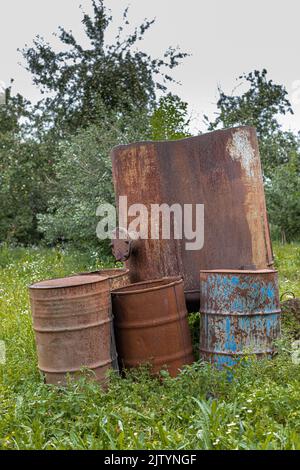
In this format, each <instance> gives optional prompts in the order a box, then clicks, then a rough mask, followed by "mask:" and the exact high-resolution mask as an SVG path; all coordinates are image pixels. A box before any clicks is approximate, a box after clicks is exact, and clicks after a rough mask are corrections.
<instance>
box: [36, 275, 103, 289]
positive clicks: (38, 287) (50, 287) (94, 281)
mask: <svg viewBox="0 0 300 470" xmlns="http://www.w3.org/2000/svg"><path fill="white" fill-rule="evenodd" d="M85 274H86V276H87V278H88V275H87V273H85ZM76 276H77V274H74V275H70V276H66V278H68V277H70V278H71V277H72V278H73V277H76ZM81 276H82V274H81ZM95 276H96V274H95ZM97 276H98V279H97V280H94V279H93V280H91V281H89V282H85V283H84V284H82V283H79V284H72V285H70V286H68V285H61V286H42V285H40V283H42V282H44V281H56V280H58V279H65V278H63V277H52V278H50V279H43V280H42V281H38V282H35V283H34V284H31V285H29V286H28V289H43V290H53V289H72V288H73V287H80V286H85V285H90V284H97V283H98V282H100V281H105V280H107V279H109V276H100V275H97Z"/></svg>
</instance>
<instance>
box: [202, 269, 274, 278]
mask: <svg viewBox="0 0 300 470" xmlns="http://www.w3.org/2000/svg"><path fill="white" fill-rule="evenodd" d="M199 272H200V276H201V274H202V273H204V274H205V273H208V274H271V273H272V274H276V273H278V271H277V269H256V270H254V269H250V270H247V269H200V271H199Z"/></svg>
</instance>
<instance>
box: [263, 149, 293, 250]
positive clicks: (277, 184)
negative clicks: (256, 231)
mask: <svg viewBox="0 0 300 470" xmlns="http://www.w3.org/2000/svg"><path fill="white" fill-rule="evenodd" d="M266 197H267V206H268V213H269V217H270V221H271V230H272V232H273V236H277V237H278V238H279V237H280V239H281V241H282V242H283V243H285V242H286V241H292V240H299V239H300V160H299V155H297V154H296V153H295V154H294V155H292V156H291V159H290V161H289V162H288V163H286V164H284V165H280V166H278V167H277V168H275V170H274V172H273V175H272V179H270V180H268V181H266ZM276 232H277V233H276ZM278 232H279V233H278Z"/></svg>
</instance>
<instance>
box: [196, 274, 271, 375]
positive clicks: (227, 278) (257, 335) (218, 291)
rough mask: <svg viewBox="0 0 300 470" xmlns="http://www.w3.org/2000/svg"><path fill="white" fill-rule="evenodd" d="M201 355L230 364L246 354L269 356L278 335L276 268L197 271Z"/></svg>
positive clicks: (220, 365)
mask: <svg viewBox="0 0 300 470" xmlns="http://www.w3.org/2000/svg"><path fill="white" fill-rule="evenodd" d="M200 305H201V307H200V312H201V328H200V356H201V357H202V358H203V359H204V360H208V361H211V362H213V363H215V364H216V365H217V366H219V367H222V366H224V365H227V366H232V365H234V364H235V363H236V361H237V360H238V358H241V357H243V356H244V355H245V354H256V355H257V356H262V355H272V353H273V352H274V345H273V342H274V340H276V339H277V338H278V337H279V335H280V303H279V294H278V279H277V271H274V270H260V271H230V270H228V271H225V270H214V271H201V272H200Z"/></svg>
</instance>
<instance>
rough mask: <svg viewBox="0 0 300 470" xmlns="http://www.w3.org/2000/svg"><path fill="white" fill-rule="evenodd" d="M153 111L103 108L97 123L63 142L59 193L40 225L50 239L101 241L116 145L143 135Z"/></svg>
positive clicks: (92, 243)
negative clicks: (101, 212)
mask: <svg viewBox="0 0 300 470" xmlns="http://www.w3.org/2000/svg"><path fill="white" fill-rule="evenodd" d="M147 131H148V121H147V116H146V115H145V116H144V117H143V114H142V113H140V114H139V115H138V116H135V117H132V118H130V117H129V118H127V119H126V120H125V118H119V117H118V116H116V115H113V114H112V113H108V112H107V111H105V109H104V108H103V110H102V118H101V119H100V120H99V122H98V123H97V125H96V124H95V125H92V126H90V127H88V128H87V129H82V130H80V131H79V132H78V133H77V134H76V135H74V136H71V137H70V138H69V139H67V140H65V141H64V142H62V143H60V144H59V149H60V154H61V157H60V158H59V160H58V161H57V162H56V164H55V168H54V170H55V174H56V180H55V195H54V196H53V197H52V199H51V200H50V203H49V209H48V211H47V213H45V214H40V215H39V228H40V230H41V232H42V233H43V235H44V238H45V240H46V241H47V242H50V243H57V242H62V241H69V242H72V243H73V244H75V245H77V246H81V247H82V246H95V247H96V246H99V241H98V240H97V238H96V226H97V223H98V221H99V219H97V217H96V209H97V207H98V206H99V204H100V203H105V202H107V203H111V204H114V202H115V198H114V192H113V184H112V170H111V160H110V150H111V149H112V148H113V147H114V146H115V145H118V144H125V143H129V142H130V141H134V140H139V139H142V138H143V137H144V136H145V135H146V133H147Z"/></svg>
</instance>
